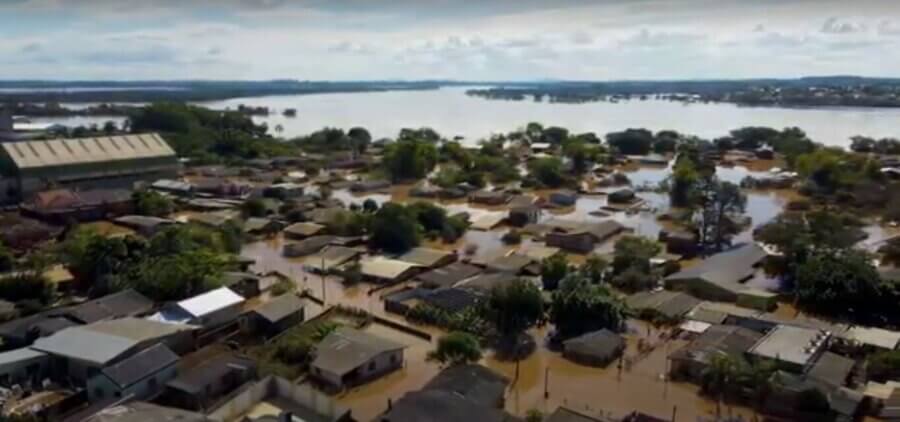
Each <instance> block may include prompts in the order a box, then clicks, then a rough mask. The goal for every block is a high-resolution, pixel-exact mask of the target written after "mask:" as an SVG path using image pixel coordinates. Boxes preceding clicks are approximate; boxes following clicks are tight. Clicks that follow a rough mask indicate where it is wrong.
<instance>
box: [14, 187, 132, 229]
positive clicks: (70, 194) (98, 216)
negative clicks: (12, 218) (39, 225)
mask: <svg viewBox="0 0 900 422" xmlns="http://www.w3.org/2000/svg"><path fill="white" fill-rule="evenodd" d="M20 208H21V211H22V214H23V215H26V216H29V217H34V218H37V219H39V220H43V221H47V222H50V223H55V224H65V223H67V222H71V221H79V222H84V221H97V220H102V219H104V218H107V217H109V216H117V215H123V214H129V213H131V212H134V201H133V200H132V197H131V190H127V189H92V190H84V191H77V192H76V191H72V190H69V189H54V190H49V191H43V192H38V193H36V194H34V196H33V197H32V198H31V200H29V201H27V202H25V203H23V204H22V205H21V207H20Z"/></svg>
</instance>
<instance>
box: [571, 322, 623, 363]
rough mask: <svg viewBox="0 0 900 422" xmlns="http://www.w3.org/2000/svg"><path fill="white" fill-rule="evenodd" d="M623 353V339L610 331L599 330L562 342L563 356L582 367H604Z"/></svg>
mask: <svg viewBox="0 0 900 422" xmlns="http://www.w3.org/2000/svg"><path fill="white" fill-rule="evenodd" d="M624 352H625V339H624V338H622V336H620V335H618V334H616V333H614V332H612V331H610V330H606V329H603V330H599V331H594V332H590V333H586V334H583V335H580V336H578V337H574V338H571V339H568V340H566V341H564V342H563V356H564V357H565V358H566V359H569V360H571V361H572V362H576V363H579V364H582V365H588V366H598V367H605V366H607V365H609V364H610V363H611V362H612V361H614V360H616V359H618V358H619V357H620V356H622V353H624Z"/></svg>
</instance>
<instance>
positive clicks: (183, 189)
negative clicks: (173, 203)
mask: <svg viewBox="0 0 900 422" xmlns="http://www.w3.org/2000/svg"><path fill="white" fill-rule="evenodd" d="M150 189H152V190H155V191H157V192H162V193H168V194H172V195H176V196H182V197H189V196H192V195H193V194H194V185H192V184H190V183H188V182H184V181H181V180H172V179H159V180H156V181H155V182H153V183H151V184H150Z"/></svg>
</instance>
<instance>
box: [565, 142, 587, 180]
mask: <svg viewBox="0 0 900 422" xmlns="http://www.w3.org/2000/svg"><path fill="white" fill-rule="evenodd" d="M563 155H564V156H565V157H566V158H568V159H569V160H571V161H572V170H573V171H574V172H575V173H576V174H582V173H584V172H586V171H588V170H589V169H590V161H591V158H592V151H591V150H590V149H589V148H588V147H587V145H586V144H585V143H584V141H582V140H580V139H578V138H571V139H569V140H567V141H566V143H565V144H564V145H563Z"/></svg>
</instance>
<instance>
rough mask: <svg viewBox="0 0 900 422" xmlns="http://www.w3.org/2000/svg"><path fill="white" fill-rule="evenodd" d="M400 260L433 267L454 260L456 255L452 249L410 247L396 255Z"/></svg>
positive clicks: (438, 266) (441, 265)
mask: <svg viewBox="0 0 900 422" xmlns="http://www.w3.org/2000/svg"><path fill="white" fill-rule="evenodd" d="M397 259H398V260H400V261H406V262H409V263H411V264H416V265H420V266H422V267H426V268H430V269H435V268H440V267H443V266H445V265H449V264H451V263H453V262H456V259H457V256H456V254H455V253H454V252H452V251H442V250H440V249H431V248H423V247H418V248H412V249H410V250H409V252H407V253H405V254H403V255H400V256H398V257H397Z"/></svg>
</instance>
